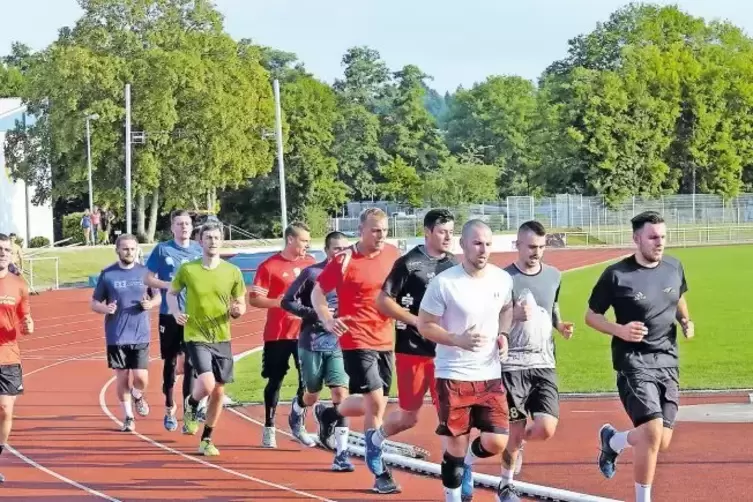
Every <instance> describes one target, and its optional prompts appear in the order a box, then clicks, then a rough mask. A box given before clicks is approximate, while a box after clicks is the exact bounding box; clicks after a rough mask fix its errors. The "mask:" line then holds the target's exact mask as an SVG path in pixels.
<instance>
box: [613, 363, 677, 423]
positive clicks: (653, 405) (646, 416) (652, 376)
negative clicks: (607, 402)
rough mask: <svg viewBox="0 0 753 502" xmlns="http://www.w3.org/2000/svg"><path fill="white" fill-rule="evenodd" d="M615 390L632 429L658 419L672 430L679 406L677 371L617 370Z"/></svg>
mask: <svg viewBox="0 0 753 502" xmlns="http://www.w3.org/2000/svg"><path fill="white" fill-rule="evenodd" d="M617 390H618V392H619V394H620V400H621V401H622V405H623V406H624V407H625V411H626V412H627V414H628V416H629V417H630V420H632V422H633V426H634V427H638V426H640V425H643V424H645V423H646V422H649V421H651V420H654V419H657V418H661V419H662V422H663V423H664V427H666V428H668V429H671V428H672V427H674V424H675V419H676V418H677V409H678V407H679V405H680V370H679V368H645V369H634V370H629V371H625V370H623V371H618V372H617Z"/></svg>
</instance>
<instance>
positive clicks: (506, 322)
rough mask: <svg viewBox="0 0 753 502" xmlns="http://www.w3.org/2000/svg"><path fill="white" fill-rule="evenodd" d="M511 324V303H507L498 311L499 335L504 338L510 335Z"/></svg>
mask: <svg viewBox="0 0 753 502" xmlns="http://www.w3.org/2000/svg"><path fill="white" fill-rule="evenodd" d="M512 322H513V303H512V301H509V302H507V304H505V305H504V306H503V307H502V310H500V311H499V334H500V335H502V334H504V335H505V336H507V335H509V334H510V330H511V329H512Z"/></svg>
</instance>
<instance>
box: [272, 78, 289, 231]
mask: <svg viewBox="0 0 753 502" xmlns="http://www.w3.org/2000/svg"><path fill="white" fill-rule="evenodd" d="M273 87H274V92H275V136H276V137H277V166H278V167H279V170H280V213H281V215H282V231H283V238H284V232H285V229H286V228H287V226H288V207H287V206H288V204H287V199H286V197H285V160H284V159H283V156H282V108H281V106H280V82H279V81H278V80H277V79H275V80H274V82H273Z"/></svg>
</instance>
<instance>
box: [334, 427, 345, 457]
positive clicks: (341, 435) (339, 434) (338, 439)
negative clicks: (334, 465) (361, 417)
mask: <svg viewBox="0 0 753 502" xmlns="http://www.w3.org/2000/svg"><path fill="white" fill-rule="evenodd" d="M347 449H348V428H347V427H335V450H336V451H337V454H338V455H339V454H340V453H342V452H344V451H345V450H347Z"/></svg>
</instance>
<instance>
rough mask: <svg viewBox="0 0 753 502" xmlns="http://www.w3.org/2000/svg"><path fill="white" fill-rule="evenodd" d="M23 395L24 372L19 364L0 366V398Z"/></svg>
mask: <svg viewBox="0 0 753 502" xmlns="http://www.w3.org/2000/svg"><path fill="white" fill-rule="evenodd" d="M23 393H24V372H23V369H21V365H20V364H6V365H0V396H20V395H21V394H23Z"/></svg>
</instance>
